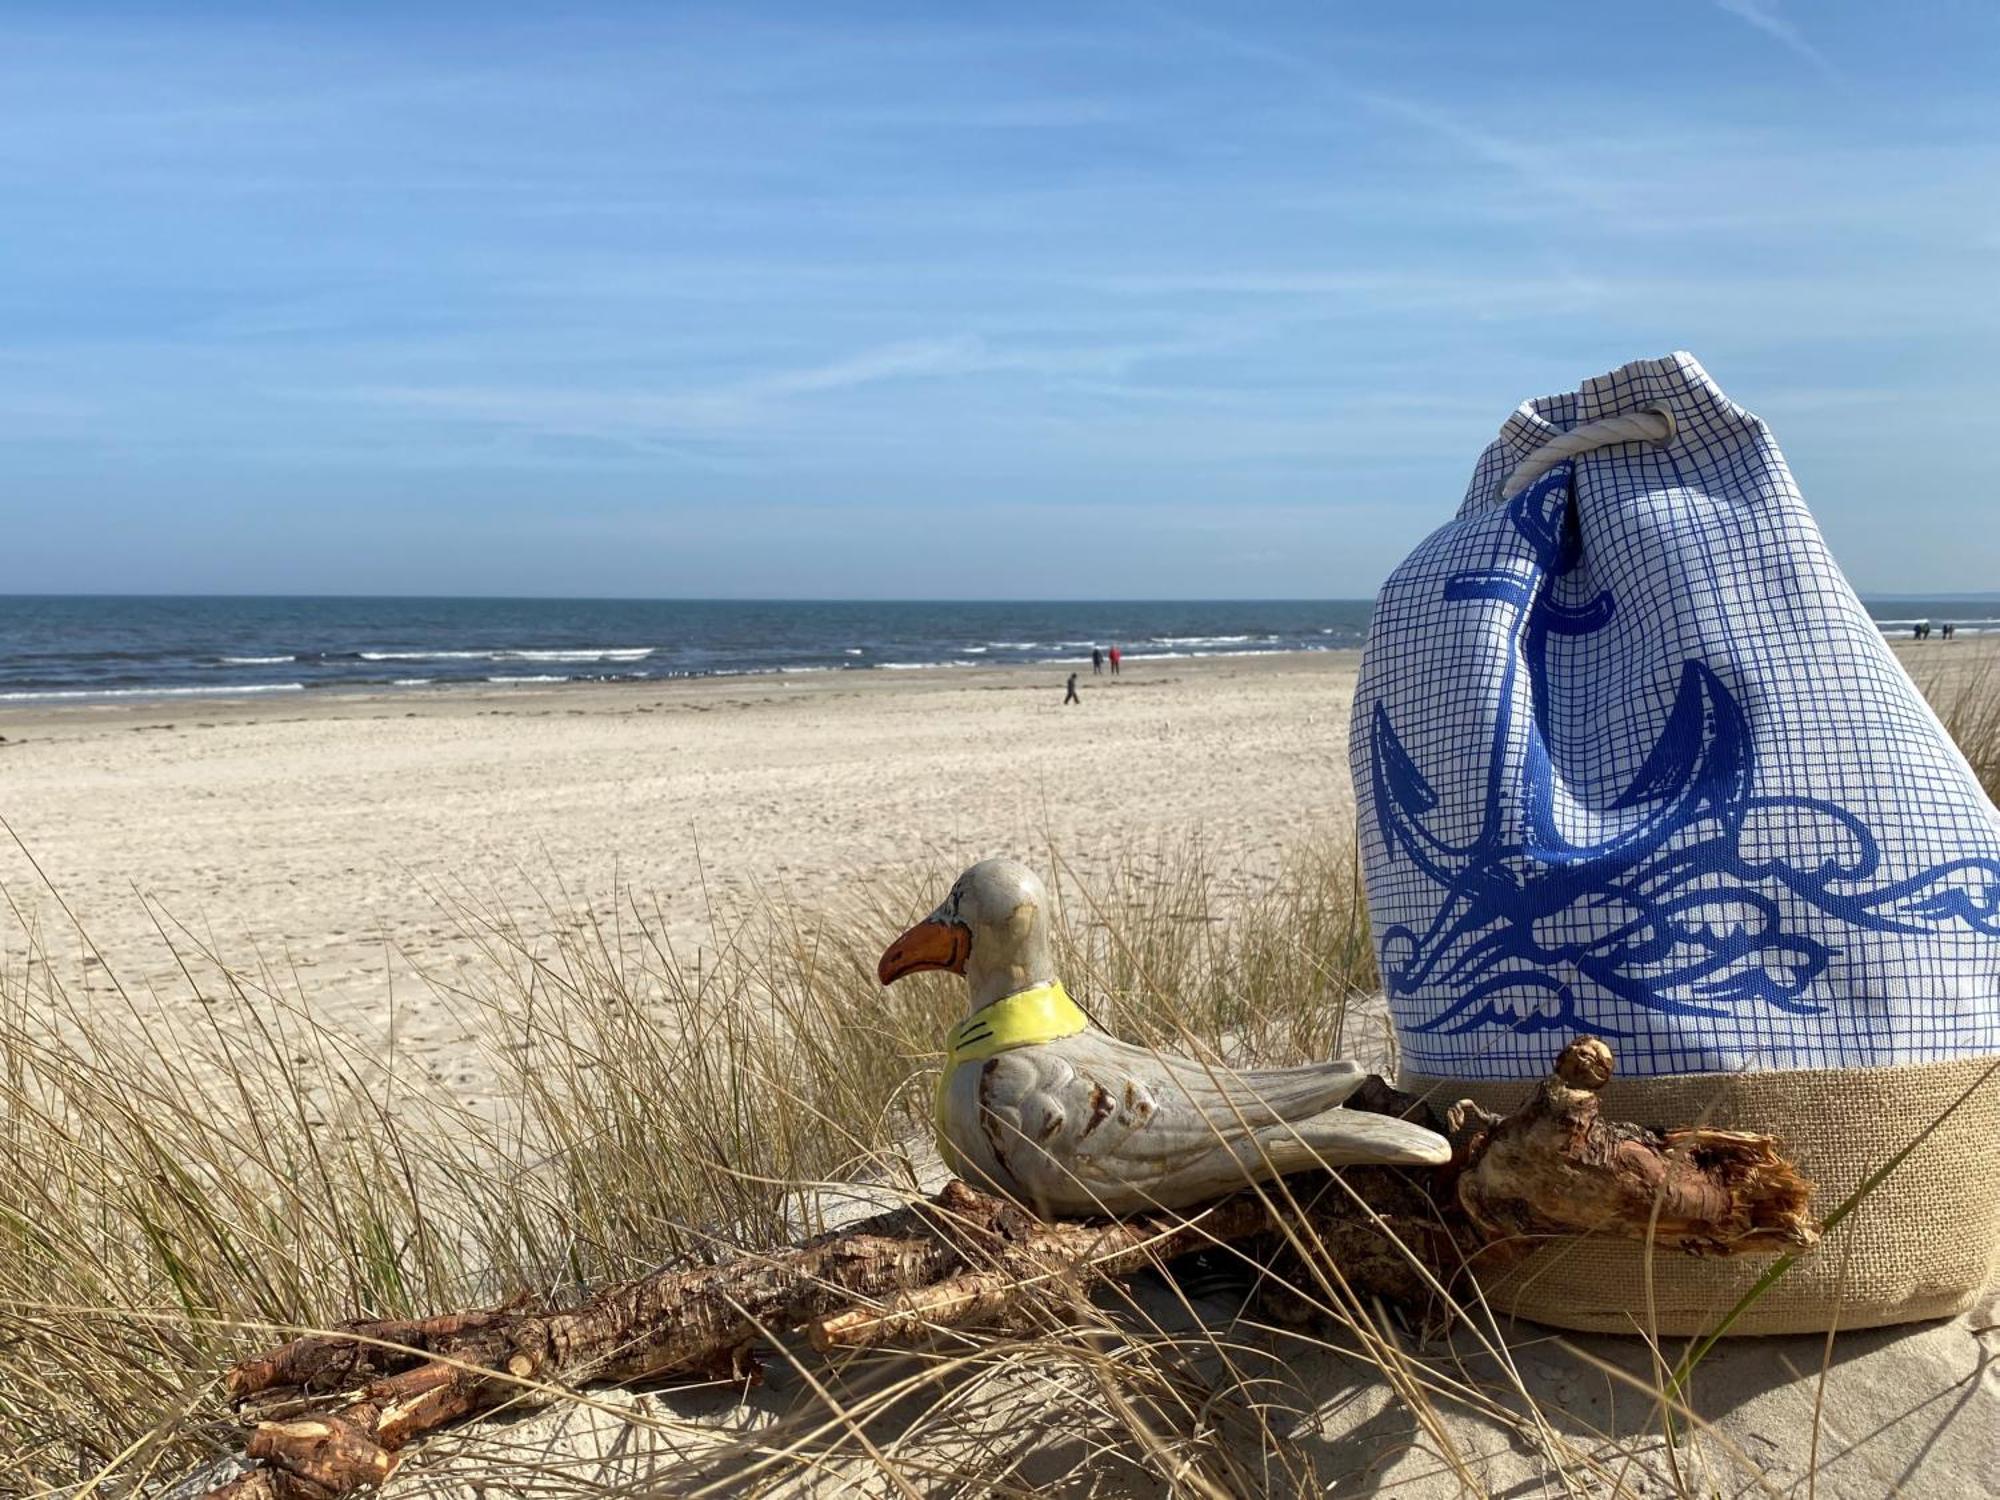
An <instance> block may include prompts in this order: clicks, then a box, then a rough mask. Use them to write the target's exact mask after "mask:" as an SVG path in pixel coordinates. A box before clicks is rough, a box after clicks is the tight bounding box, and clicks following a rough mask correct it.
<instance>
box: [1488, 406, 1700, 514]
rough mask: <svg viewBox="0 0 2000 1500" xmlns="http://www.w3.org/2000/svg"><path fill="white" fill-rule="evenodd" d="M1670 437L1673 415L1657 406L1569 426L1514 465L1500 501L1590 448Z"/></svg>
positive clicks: (1649, 441)
mask: <svg viewBox="0 0 2000 1500" xmlns="http://www.w3.org/2000/svg"><path fill="white" fill-rule="evenodd" d="M1673 435H1674V417H1673V413H1672V412H1669V411H1666V410H1663V409H1662V408H1660V407H1657V406H1649V407H1647V408H1646V409H1645V410H1644V411H1635V412H1628V413H1627V414H1626V415H1624V416H1622V417H1606V418H1605V419H1604V420H1603V421H1601V422H1586V423H1584V424H1583V426H1581V427H1572V428H1571V429H1570V430H1569V431H1568V432H1565V433H1562V434H1561V435H1560V436H1557V437H1552V438H1550V439H1549V440H1548V441H1547V442H1546V443H1544V444H1542V446H1541V447H1539V448H1537V449H1536V450H1535V451H1534V452H1533V453H1530V454H1529V455H1528V456H1527V457H1526V458H1524V459H1522V460H1521V461H1520V462H1519V463H1518V464H1516V465H1515V466H1514V472H1513V473H1511V474H1509V475H1508V476H1507V482H1506V483H1505V484H1503V485H1502V486H1501V487H1500V498H1501V499H1502V500H1512V499H1513V498H1514V497H1515V496H1516V495H1518V494H1520V493H1521V491H1522V490H1524V489H1526V488H1527V487H1528V486H1529V485H1531V484H1533V483H1534V482H1535V481H1536V480H1537V479H1539V478H1540V477H1541V476H1542V475H1544V474H1546V473H1548V471H1549V470H1550V469H1553V468H1554V467H1555V466H1556V465H1557V464H1559V463H1561V462H1562V461H1563V460H1564V459H1566V458H1575V457H1576V456H1577V454H1579V453H1588V452H1590V450H1591V449H1593V448H1608V447H1610V446H1611V445H1612V444H1613V443H1664V442H1668V441H1670V440H1671V439H1672V437H1673Z"/></svg>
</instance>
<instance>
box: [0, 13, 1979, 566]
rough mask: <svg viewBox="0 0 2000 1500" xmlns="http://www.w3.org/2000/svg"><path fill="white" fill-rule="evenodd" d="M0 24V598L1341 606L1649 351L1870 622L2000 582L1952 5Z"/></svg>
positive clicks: (1958, 31)
mask: <svg viewBox="0 0 2000 1500" xmlns="http://www.w3.org/2000/svg"><path fill="white" fill-rule="evenodd" d="M412 12H417V14H412ZM0 36H4V45H0V204H3V205H4V210H0V452H4V470H0V473H4V478H0V527H4V540H0V591H22V590H28V591H35V590H54V591H99V590H102V591H161V592H211V591H214V592H265V591H269V592H354V593H481V594H582V595H632V596H653V595H699V596H732V595H734V596H742V595H751V596H819V597H883V596H890V597H893V596H919V597H938V596H947V597H949V596H953V595H958V594H963V595H967V596H984V597H996V596H997V597H1133V596H1139V597H1150V596H1175V597H1180V596H1187V597H1233V596H1254V595H1267V596H1308V597H1320V596H1337V597H1347V596H1357V595H1364V594H1368V593H1372V592H1373V590H1374V588H1375V587H1376V585H1377V584H1378V583H1379V582H1380V580H1381V578H1382V576H1383V574H1384V573H1385V572H1386V571H1387V570H1388V569H1389V568H1390V567H1391V566H1393V564H1394V563H1395V562H1396V561H1397V560H1398V559H1399V558H1400V557H1401V556H1402V555H1403V554H1404V553H1405V552H1406V551H1407V550H1408V549H1409V547H1410V546H1411V545H1412V544H1413V543H1414V542H1415V541H1416V540H1417V539H1418V538H1420V537H1421V536H1422V535H1423V534H1425V533H1426V532H1427V531H1429V530H1430V529H1431V528H1433V527H1434V526H1436V525H1437V524H1439V523H1440V522H1441V521H1442V520H1444V519H1445V518H1447V517H1448V516H1449V514H1450V512H1451V509H1452V508H1453V506H1454V505H1455V504H1456V502H1457V499H1458V496H1459V494H1460V491H1461V490H1462V488H1463V485H1464V481H1465V477H1466V474H1467V473H1468V471H1469V469H1470V466H1471V463H1472V461H1473V459H1474V457H1475V456H1476V455H1477V453H1478V451H1479V449H1480V448H1481V447H1482V446H1483V445H1484V444H1485V442H1486V441H1487V440H1488V439H1489V438H1490V437H1491V435H1492V433H1493V431H1494V430H1495V429H1496V428H1497V426H1498V425H1499V423H1500V421H1501V419H1502V418H1503V417H1504V416H1505V415H1506V413H1507V412H1508V411H1509V410H1510V409H1511V408H1512V407H1513V406H1514V404H1515V403H1516V402H1518V401H1520V400H1522V399H1523V398H1525V397H1529V396H1533V395H1538V394H1542V393H1545V392H1547V391H1551V390H1558V389H1564V388H1569V387H1572V386H1574V384H1575V383H1576V381H1577V380H1578V379H1580V378H1582V377H1585V376H1588V375H1591V374H1595V373H1597V372H1599V371H1601V370H1604V369H1607V368H1610V367H1611V366H1614V365H1616V364H1619V363H1622V362H1624V361H1625V360H1627V359H1631V358H1634V357H1638V356H1642V355H1655V354H1662V353H1665V352H1667V351H1669V350H1671V349H1675V348H1689V349H1692V350H1694V351H1695V352H1696V353H1697V354H1698V355H1699V356H1700V357H1701V358H1702V360H1703V362H1704V363H1705V364H1707V366H1708V368H1709V369H1710V371H1711V372H1712V373H1713V374H1714V375H1715V376H1716V377H1717V378H1718V380H1720V381H1721V383H1722V384H1723V386H1724V388H1725V389H1727V390H1728V391H1729V392H1730V394H1731V395H1733V396H1734V397H1735V398H1736V399H1737V400H1738V401H1740V402H1742V403H1743V404H1745V405H1746V406H1749V407H1750V408H1751V409H1752V410H1754V411H1756V412H1758V413H1759V414H1760V415H1762V416H1764V417H1765V418H1766V419H1767V420H1769V421H1770V422H1771V423H1772V424H1773V425H1774V427H1775V428H1776V430H1777V433H1778V436H1779V439H1780V441H1781V442H1782V443H1783V445H1784V447H1785V449H1786V452H1787V454H1788V456H1789V457H1790V459H1791V461H1792V465H1793V468H1794V470H1795V471H1796V472H1797V474H1798V475H1799V478H1800V481H1801V483H1802V485H1803V486H1804V488H1805V491H1806V495H1807V498H1808V500H1809V501H1810V502H1811V503H1812V505H1813V507H1814V509H1815V511H1816V513H1817V514H1818V516H1819V518H1820V521H1821V524H1822V526H1823V527H1824V529H1825V531H1826V532H1827V534H1828V536H1829V539H1830V540H1831V542H1832V544H1833V546H1834V549H1835V552H1836V555H1837V556H1839V557H1840V558H1841V560H1842V561H1843V563H1844V564H1845V566H1846V567H1847V569H1848V571H1849V573H1850V576H1852V577H1853V578H1854V580H1855V582H1856V583H1857V585H1858V586H1860V587H1861V588H1862V589H1863V590H1864V591H1875V592H1890V591H1897V590H1927V591H1940V592H1941V591H1950V590H1965V589H1991V588H1995V587H2000V524H1996V523H2000V503H1996V500H2000V495H1996V486H1995V483H1994V479H1993V471H1994V467H1995V464H1996V461H2000V460H1997V459H1996V454H1995V452H1994V448H1995V439H1996V437H2000V375H1996V373H1995V372H1996V368H2000V346H1996V333H2000V275H1996V272H2000V133H1997V132H1996V126H2000V91H1996V89H1995V87H1994V82H1993V80H1994V78H1995V76H1996V65H2000V9H1997V8H1995V7H1993V6H1990V5H1986V4H1975V3H1961V4H1945V5H1934V6H1897V7H1884V6H1881V5H1879V4H1875V5H1866V6H1863V5H1811V6H1807V5H1804V4H1792V5H1789V6H1781V5H1780V4H1778V3H1777V0H1729V3H1723V4H1706V5H1704V4H1692V3H1691V4H1687V5H1674V6H1636V5H1635V6H1609V7H1607V6H1603V5H1590V6H1584V5H1574V6H1565V5H1554V4H1550V5H1539V6H1534V7H1528V8H1522V7H1506V6H1496V5H1493V4H1490V3H1486V4H1478V5H1462V6H1461V5H1421V4H1419V5H1403V6H1387V7H1382V6H1371V7H1345V6H1337V5H1329V4H1311V5H1295V6H1284V5H1267V6H1254V7H1250V6H1214V7H1203V6H1196V5H1176V4H1161V5H1149V4H1129V5H1128V4H1115V3H1114V4H1107V5H1101V6H1078V5H1051V6H1046V7H1044V6H1038V5H1033V4H1021V3H1014V4H1005V5H1001V4H994V5H909V6H871V5H822V4H814V5H800V6H797V7H789V6H778V5H752V4H745V5H736V6H728V7H716V8H713V9H707V8H695V7H679V6H672V5H647V6H620V5H610V4H606V5H599V6H595V7H564V8H562V9H561V10H558V9H554V8H550V9H546V10H538V9H537V8H535V7H531V6H518V5H487V4H482V5H478V6H454V5H449V4H429V5H426V6H422V7H412V6H393V7H392V6H374V5H368V4H343V5H338V6H336V5H330V4H329V5H324V6H309V5H263V6H254V7H253V6H242V7H235V8H223V7H211V6H204V5H200V4H192V3H182V4H176V5H171V6H169V5H158V6H151V7H136V6H129V7H128V6H109V5H101V4H92V3H89V0H72V3H69V4H65V5H61V6H56V5H49V6H37V5H25V4H18V3H17V4H13V5H10V6H8V7H7V8H6V10H5V11H4V13H0Z"/></svg>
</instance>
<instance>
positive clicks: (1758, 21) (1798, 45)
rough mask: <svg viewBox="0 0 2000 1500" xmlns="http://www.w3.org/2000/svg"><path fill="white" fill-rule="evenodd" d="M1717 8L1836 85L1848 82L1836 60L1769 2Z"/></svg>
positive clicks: (1751, 0) (1729, 0) (1719, 1)
mask: <svg viewBox="0 0 2000 1500" xmlns="http://www.w3.org/2000/svg"><path fill="white" fill-rule="evenodd" d="M1715 4H1716V7H1717V9H1719V10H1722V11H1725V12H1727V13H1728V14H1730V15H1732V16H1734V17H1736V18H1737V20H1739V21H1742V22H1744V23H1746V24H1747V25H1750V26H1754V27H1756V28H1757V29H1758V30H1759V31H1761V32H1763V33H1764V35H1766V36H1767V37H1769V38H1771V40H1772V41H1774V42H1776V43H1778V45H1779V46H1781V47H1783V48H1784V49H1785V50H1786V51H1788V52H1790V53H1792V54H1793V55H1795V56H1797V57H1801V58H1804V59H1805V60H1806V61H1807V62H1809V63H1811V64H1812V65H1813V66H1814V67H1815V68H1817V69H1818V70H1819V71H1820V72H1821V73H1823V74H1825V75H1826V76H1827V77H1828V78H1830V79H1832V80H1833V81H1834V82H1835V83H1844V82H1845V81H1846V79H1845V76H1844V75H1843V74H1842V73H1841V71H1840V69H1838V68H1836V67H1835V66H1834V65H1833V59H1831V58H1830V57H1828V56H1827V55H1826V54H1825V53H1824V52H1822V51H1820V50H1819V48H1817V47H1815V46H1814V45H1813V44H1812V43H1811V42H1809V41H1807V40H1806V37H1805V33H1804V32H1802V31H1800V30H1799V28H1798V27H1796V26H1794V25H1793V24H1792V23H1791V22H1790V21H1788V20H1786V19H1785V18H1784V17H1783V16H1782V15H1780V14H1779V13H1778V10H1777V7H1776V6H1775V5H1771V4H1767V3H1766V0H1715Z"/></svg>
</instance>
